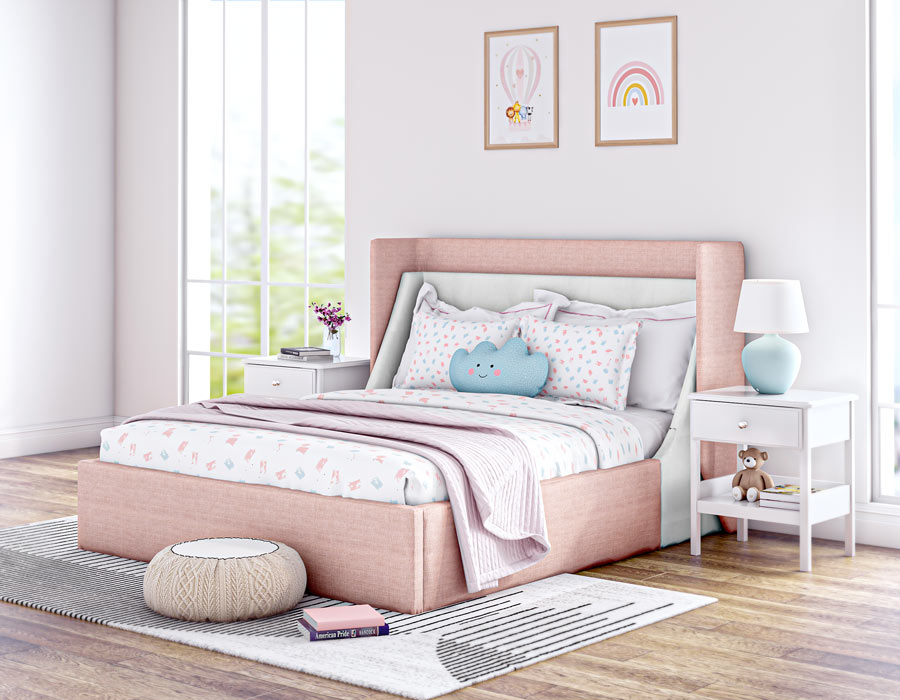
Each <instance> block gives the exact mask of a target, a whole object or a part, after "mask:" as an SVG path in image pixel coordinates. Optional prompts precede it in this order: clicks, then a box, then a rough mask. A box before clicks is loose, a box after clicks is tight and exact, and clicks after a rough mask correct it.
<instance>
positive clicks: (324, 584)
mask: <svg viewBox="0 0 900 700" xmlns="http://www.w3.org/2000/svg"><path fill="white" fill-rule="evenodd" d="M420 270H421V271H435V272H439V271H448V272H494V273H526V274H557V275H590V276H604V277H606V276H618V277H667V278H686V279H696V282H697V387H698V389H701V390H702V389H709V388H714V387H719V386H729V385H734V384H740V383H743V378H744V377H743V370H742V368H741V360H740V354H741V349H742V347H743V336H742V335H740V334H737V333H734V332H733V331H732V330H731V328H732V324H733V320H734V313H735V310H736V308H737V300H738V295H739V293H740V286H741V281H742V280H743V277H744V251H743V246H742V245H741V244H740V243H735V242H694V241H575V240H515V239H465V238H452V239H446V238H444V239H442V238H424V239H421V238H420V239H415V238H405V239H377V240H375V241H373V242H372V248H371V283H370V287H371V349H372V357H373V358H374V357H376V355H377V350H378V348H379V347H380V345H381V340H382V338H383V337H384V332H385V329H386V327H387V322H388V319H389V318H390V313H391V309H392V308H393V303H394V297H395V295H396V292H397V288H398V285H399V282H400V276H401V275H402V273H403V272H406V271H420ZM722 448H723V449H722ZM722 448H720V447H719V446H715V445H712V444H710V445H704V447H703V450H704V455H703V464H704V476H705V477H710V476H719V475H721V474H724V473H729V472H730V471H732V470H733V469H734V464H733V460H734V454H733V449H731V448H729V447H728V446H722ZM659 488H660V476H659V461H658V460H654V459H647V460H642V461H640V462H634V463H632V464H628V465H624V466H622V467H617V468H615V469H605V470H598V471H593V472H585V473H582V474H577V475H573V476H567V477H562V478H558V479H551V480H549V481H545V482H543V483H542V492H543V496H544V509H545V514H546V517H547V525H548V530H549V535H550V542H551V547H552V549H551V552H550V554H549V555H548V556H547V557H546V558H545V559H544V560H543V561H542V562H541V563H540V564H538V565H536V566H533V567H530V568H528V569H525V570H524V571H521V572H519V573H518V574H515V575H514V576H509V577H507V578H505V579H502V580H501V581H500V586H499V587H498V589H497V590H500V589H503V588H509V587H510V586H516V585H520V584H522V583H526V582H529V581H534V580H537V579H540V578H544V577H546V576H550V575H553V574H556V573H561V572H573V571H580V570H582V569H586V568H590V567H591V566H595V565H598V564H602V563H606V562H610V561H618V560H621V559H624V558H627V557H630V556H633V555H635V554H638V553H640V552H645V551H649V550H652V549H656V548H658V547H659V532H660V495H659ZM78 518H79V526H78V541H79V546H80V547H81V548H83V549H88V550H92V551H97V552H106V553H109V554H115V555H118V556H123V557H129V558H132V559H140V560H143V561H149V559H150V558H151V557H152V556H153V555H154V554H155V553H156V552H157V551H159V550H160V549H162V548H163V547H166V546H168V545H171V544H172V543H173V542H179V541H182V540H187V539H195V538H199V537H217V536H237V537H242V536H252V537H262V538H267V539H275V540H278V541H281V542H285V543H287V544H288V545H290V546H292V547H294V548H295V549H296V550H297V551H298V552H300V554H301V556H302V557H303V560H304V561H305V562H306V566H307V571H308V574H309V585H308V588H309V590H310V591H311V592H313V593H316V594H318V595H323V596H328V597H331V598H337V599H341V600H347V601H351V602H358V603H370V604H372V605H376V606H378V607H382V608H387V609H390V610H397V611H400V612H407V613H416V612H422V611H424V610H432V609H434V608H438V607H441V606H443V605H448V604H450V603H453V602H456V601H459V600H464V599H466V598H470V597H472V596H471V595H470V594H469V593H468V592H467V591H466V587H465V581H464V577H463V571H462V563H461V559H460V554H459V547H458V544H457V541H456V532H455V529H454V526H453V515H452V512H451V509H450V505H449V503H447V502H444V503H431V504H426V505H421V506H403V505H390V504H385V503H377V502H373V501H361V500H352V499H344V498H333V497H326V496H319V495H316V494H310V493H305V492H303V491H293V490H290V489H280V488H277V487H273V486H260V485H254V484H239V483H234V482H228V481H219V480H214V479H204V478H201V477H194V476H185V475H181V474H172V473H169V472H162V471H155V470H151V469H140V468H135V467H125V466H120V465H115V464H109V463H106V462H102V461H100V460H86V461H83V462H81V463H80V464H79V473H78ZM479 595H481V594H479Z"/></svg>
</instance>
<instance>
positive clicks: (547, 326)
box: [520, 318, 641, 411]
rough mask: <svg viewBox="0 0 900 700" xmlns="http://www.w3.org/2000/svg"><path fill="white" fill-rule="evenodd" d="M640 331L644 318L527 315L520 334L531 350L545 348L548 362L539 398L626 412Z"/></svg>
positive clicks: (523, 320) (539, 350) (542, 349)
mask: <svg viewBox="0 0 900 700" xmlns="http://www.w3.org/2000/svg"><path fill="white" fill-rule="evenodd" d="M640 329H641V321H634V320H628V321H622V322H621V323H612V324H610V325H606V326H579V325H572V324H568V323H558V322H556V321H542V320H540V319H537V318H523V319H522V320H521V328H520V332H521V336H522V340H524V341H525V344H526V345H527V346H528V352H532V353H534V352H542V353H544V354H545V355H547V359H548V360H549V361H550V375H549V377H548V378H547V383H546V384H544V388H543V389H542V390H541V392H540V393H539V394H538V397H539V398H540V397H555V398H558V399H575V400H577V401H578V403H585V404H594V405H599V406H606V407H608V408H612V409H615V410H617V411H621V410H623V409H624V408H625V400H626V398H627V396H628V383H629V381H630V380H631V363H632V362H633V361H634V351H635V348H636V347H637V336H638V333H639V332H640Z"/></svg>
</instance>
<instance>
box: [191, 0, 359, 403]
mask: <svg viewBox="0 0 900 700" xmlns="http://www.w3.org/2000/svg"><path fill="white" fill-rule="evenodd" d="M297 1H298V2H303V5H304V22H303V46H304V62H303V63H304V66H303V70H304V80H303V91H304V95H303V103H304V120H303V126H304V139H303V152H304V168H303V174H304V178H303V192H304V200H303V201H304V203H305V206H304V217H305V220H304V245H303V249H304V256H305V265H304V281H303V282H273V281H271V280H270V279H269V254H270V249H269V174H270V173H269V118H268V115H269V36H268V35H269V2H270V0H260V2H261V8H260V12H261V21H260V27H261V37H260V39H261V40H260V46H261V56H260V58H261V60H260V63H261V71H260V73H261V74H260V105H261V110H260V127H261V129H260V131H261V139H260V141H261V143H260V211H259V214H260V272H259V281H252V280H229V279H228V274H227V273H228V216H227V214H228V196H227V191H226V184H225V183H226V177H225V168H226V163H227V158H226V152H227V151H226V149H227V143H226V138H225V135H226V131H227V130H226V124H225V122H226V118H227V117H226V113H225V107H226V105H227V93H226V90H227V77H226V71H227V46H226V36H227V26H228V25H227V22H226V17H227V13H228V2H227V1H226V0H221V2H222V65H223V70H222V173H221V188H222V198H221V199H222V201H221V216H222V250H221V255H222V270H221V272H222V277H221V279H197V278H190V277H188V276H187V246H188V236H189V229H188V220H187V219H188V217H187V209H188V205H187V183H188V177H187V169H188V157H187V142H188V139H189V138H190V133H189V129H188V106H187V105H188V101H189V99H190V98H189V91H190V85H189V66H188V61H189V52H188V51H187V42H189V41H190V24H189V22H188V4H189V3H190V2H191V0H183V2H182V27H183V28H184V29H183V35H182V42H183V47H182V50H183V54H182V55H183V57H184V58H183V63H182V134H183V140H182V202H183V205H182V231H183V235H182V237H181V238H182V240H181V261H180V265H179V267H180V270H181V275H180V277H181V283H180V290H179V291H180V297H181V298H180V313H181V325H182V327H181V372H180V375H181V394H180V397H181V402H182V403H187V402H188V401H189V396H188V392H189V388H190V358H191V357H196V356H199V357H220V358H222V363H223V367H222V394H223V395H227V394H228V360H229V359H245V358H248V357H256V355H249V354H241V353H233V352H227V344H228V325H227V324H228V318H227V310H228V290H229V288H231V287H235V286H246V285H250V286H258V287H260V295H259V296H260V355H262V356H266V355H270V354H272V348H271V347H270V343H269V290H270V288H272V287H297V288H302V289H304V290H305V294H304V344H305V345H308V344H309V325H310V324H309V321H310V318H309V313H308V312H307V310H308V309H309V304H310V293H309V290H310V288H315V289H345V288H346V283H347V280H346V272H345V276H344V282H343V283H341V284H334V283H332V284H328V283H322V282H315V283H313V282H311V281H310V266H309V233H310V228H309V206H308V203H309V201H310V187H309V160H310V159H309V155H310V150H309V145H310V144H309V120H308V116H309V115H308V111H309V109H308V98H309V80H308V73H309V61H308V58H309V42H308V39H309V21H308V20H309V0H297ZM345 11H346V9H345ZM191 284H207V285H210V287H211V288H212V285H222V287H221V288H222V305H221V314H222V346H221V350H209V351H201V350H190V349H188V341H187V338H188V333H187V318H188V309H187V304H188V289H189V286H190V285H191Z"/></svg>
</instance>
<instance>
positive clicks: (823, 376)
mask: <svg viewBox="0 0 900 700" xmlns="http://www.w3.org/2000/svg"><path fill="white" fill-rule="evenodd" d="M670 14H677V15H678V109H679V119H678V131H679V133H678V140H679V143H678V144H677V145H672V146H632V147H618V148H596V147H594V146H593V136H594V132H593V129H594V126H593V125H594V122H593V119H594V105H593V99H594V88H593V79H594V22H596V21H602V20H614V19H629V18H635V17H654V16H660V15H670ZM347 16H348V41H347V43H348V64H347V73H348V88H347V89H348V100H347V110H348V111H347V114H348V119H347V124H348V130H347V154H348V172H347V190H348V191H347V203H348V209H347V268H348V274H347V277H348V292H347V295H348V303H349V308H350V311H351V312H352V314H353V318H354V320H353V323H352V324H351V327H350V331H349V336H348V341H349V343H348V345H349V348H348V350H349V352H350V353H352V354H357V355H362V354H366V355H367V354H368V283H369V278H368V261H369V241H370V240H371V239H372V238H375V237H382V236H439V235H446V236H502V237H514V236H522V237H542V238H543V237H560V238H647V239H704V240H706V239H712V240H716V239H719V240H740V241H743V243H744V246H745V251H746V259H747V276H748V277H787V278H797V279H799V280H800V281H801V283H802V286H803V292H804V296H805V298H806V305H807V312H808V315H809V325H810V329H811V332H810V333H809V334H808V335H803V336H793V337H792V338H791V339H792V340H793V341H795V342H796V343H797V344H798V345H799V346H800V349H801V351H802V353H803V367H802V369H801V371H800V376H799V378H798V380H797V386H799V387H807V388H817V389H836V390H848V391H854V392H856V393H858V394H859V395H860V398H861V401H860V403H859V410H858V415H859V421H858V437H859V441H858V449H857V460H858V463H859V474H860V476H861V477H862V476H868V464H869V462H868V455H869V430H868V424H869V405H868V403H869V394H868V381H869V326H868V305H869V287H868V272H869V261H868V233H867V208H868V203H867V194H866V177H867V167H868V166H867V149H868V145H867V89H866V86H867V73H866V55H867V43H866V22H867V19H866V3H864V2H846V1H845V0H794V1H793V2H790V3H785V2H781V1H779V0H754V1H753V2H749V1H746V0H745V1H743V2H709V1H708V0H678V2H672V1H671V0H669V1H668V2H663V1H661V0H642V1H641V2H640V3H636V2H633V0H608V1H607V2H604V3H594V2H565V3H549V2H544V1H542V0H494V1H493V2H479V1H478V0H459V1H458V2H456V3H454V4H453V6H452V8H450V7H446V6H443V5H439V4H436V3H430V2H420V1H417V0H380V1H379V2H370V1H368V0H349V8H348V13H347ZM546 25H559V42H560V44H559V58H560V91H559V92H560V97H559V99H560V106H559V110H560V112H559V113H560V147H559V148H558V149H539V150H509V151H489V152H488V151H485V150H484V149H483V134H482V129H483V111H482V110H483V89H484V88H483V41H484V34H483V33H484V32H485V31H491V30H501V29H518V28H526V27H540V26H546ZM819 453H821V454H819ZM840 454H841V453H840V450H832V449H830V448H829V449H823V450H817V455H816V456H817V457H820V458H821V460H822V461H823V462H824V469H823V470H822V471H821V472H820V474H822V475H824V476H825V477H828V476H834V477H835V478H837V477H838V476H839V474H840V471H839V469H838V463H839V459H840ZM820 532H822V531H821V530H820Z"/></svg>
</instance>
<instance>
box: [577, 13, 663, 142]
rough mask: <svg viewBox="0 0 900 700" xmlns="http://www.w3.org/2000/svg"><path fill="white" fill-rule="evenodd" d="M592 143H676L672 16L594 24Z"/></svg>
mask: <svg viewBox="0 0 900 700" xmlns="http://www.w3.org/2000/svg"><path fill="white" fill-rule="evenodd" d="M594 32H595V36H594V41H595V47H594V52H595V55H594V60H595V67H596V70H595V74H594V82H595V85H594V89H595V99H596V105H595V113H594V121H595V124H594V143H595V145H597V146H629V145H635V146H636V145H642V144H661V143H662V144H664V143H678V75H677V68H678V30H677V18H676V17H654V18H652V19H630V20H621V21H618V22H597V23H596V24H595V25H594Z"/></svg>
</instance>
